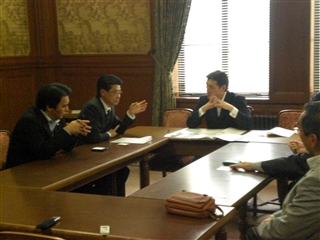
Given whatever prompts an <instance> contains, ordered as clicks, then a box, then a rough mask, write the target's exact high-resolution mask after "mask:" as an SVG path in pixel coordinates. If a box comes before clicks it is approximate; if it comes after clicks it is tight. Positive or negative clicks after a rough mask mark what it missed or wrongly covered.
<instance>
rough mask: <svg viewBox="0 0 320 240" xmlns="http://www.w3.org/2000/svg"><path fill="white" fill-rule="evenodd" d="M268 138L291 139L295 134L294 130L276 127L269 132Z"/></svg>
mask: <svg viewBox="0 0 320 240" xmlns="http://www.w3.org/2000/svg"><path fill="white" fill-rule="evenodd" d="M266 134H267V137H271V136H280V137H291V136H292V135H293V134H294V131H293V130H289V129H285V128H282V127H275V128H272V129H270V130H269V131H267V133H266Z"/></svg>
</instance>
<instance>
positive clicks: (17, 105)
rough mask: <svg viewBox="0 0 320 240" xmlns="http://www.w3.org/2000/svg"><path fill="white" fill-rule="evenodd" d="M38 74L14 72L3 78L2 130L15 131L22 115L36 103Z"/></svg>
mask: <svg viewBox="0 0 320 240" xmlns="http://www.w3.org/2000/svg"><path fill="white" fill-rule="evenodd" d="M35 79H36V73H35V72H34V71H30V70H27V71H25V70H20V71H12V72H9V73H6V75H4V74H2V76H1V80H0V81H1V86H2V89H1V90H2V92H1V122H2V125H1V129H6V130H9V131H10V132H11V131H12V130H13V128H14V126H15V124H16V122H17V120H18V119H19V117H20V116H21V114H22V113H23V112H24V111H25V110H26V109H27V108H28V107H29V106H30V105H32V104H34V102H35V98H36V92H35V91H34V86H35V81H36V80H35Z"/></svg>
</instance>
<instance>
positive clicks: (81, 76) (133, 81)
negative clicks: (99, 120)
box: [56, 68, 154, 125]
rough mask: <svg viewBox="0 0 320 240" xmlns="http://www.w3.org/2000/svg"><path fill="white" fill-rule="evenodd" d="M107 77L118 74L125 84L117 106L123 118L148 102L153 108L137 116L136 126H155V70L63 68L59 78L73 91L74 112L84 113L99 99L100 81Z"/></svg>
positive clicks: (71, 107) (71, 101)
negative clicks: (138, 103) (84, 108)
mask: <svg viewBox="0 0 320 240" xmlns="http://www.w3.org/2000/svg"><path fill="white" fill-rule="evenodd" d="M103 74H115V75H116V76H118V77H120V78H121V79H122V80H123V85H122V91H123V92H124V93H123V95H122V96H121V100H120V103H119V105H118V106H116V112H117V115H118V116H119V117H122V116H124V114H125V113H126V111H127V110H128V108H129V106H130V104H131V103H133V102H136V101H141V100H144V99H145V100H147V102H148V103H149V107H148V108H147V111H146V112H145V113H142V114H139V115H138V116H137V121H136V123H135V125H137V124H139V125H150V124H151V114H152V113H151V112H152V111H151V103H152V92H153V75H154V73H153V68H140V69H139V68H61V69H60V68H59V69H58V70H57V75H56V78H57V79H58V80H59V82H61V83H64V84H67V85H68V86H69V87H71V89H72V94H71V96H70V109H81V108H82V106H83V105H84V104H85V103H86V102H87V101H88V100H89V99H90V98H92V97H93V96H95V95H96V84H97V80H98V78H99V77H100V76H101V75H103Z"/></svg>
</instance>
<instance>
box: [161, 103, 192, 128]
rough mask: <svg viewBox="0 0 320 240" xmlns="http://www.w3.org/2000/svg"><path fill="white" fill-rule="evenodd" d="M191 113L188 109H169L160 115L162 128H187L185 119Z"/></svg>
mask: <svg viewBox="0 0 320 240" xmlns="http://www.w3.org/2000/svg"><path fill="white" fill-rule="evenodd" d="M191 113H192V109H190V108H170V109H166V110H165V111H164V112H163V113H162V126H164V127H179V128H186V127H187V119H188V117H189V116H190V114H191Z"/></svg>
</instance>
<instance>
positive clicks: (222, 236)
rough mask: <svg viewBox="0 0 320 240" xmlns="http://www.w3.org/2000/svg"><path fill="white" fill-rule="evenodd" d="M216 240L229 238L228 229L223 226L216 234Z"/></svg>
mask: <svg viewBox="0 0 320 240" xmlns="http://www.w3.org/2000/svg"><path fill="white" fill-rule="evenodd" d="M214 239H215V240H227V239H228V238H227V231H226V230H225V229H224V228H222V229H220V231H219V232H218V233H216V234H215V238H214Z"/></svg>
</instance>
